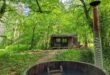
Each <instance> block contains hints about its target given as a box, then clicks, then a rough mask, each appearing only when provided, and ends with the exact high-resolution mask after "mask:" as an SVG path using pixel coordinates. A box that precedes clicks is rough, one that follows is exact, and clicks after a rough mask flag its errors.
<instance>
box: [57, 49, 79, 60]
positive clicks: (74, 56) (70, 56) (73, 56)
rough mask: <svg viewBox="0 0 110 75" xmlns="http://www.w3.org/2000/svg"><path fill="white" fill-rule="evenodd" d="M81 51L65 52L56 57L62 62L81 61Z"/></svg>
mask: <svg viewBox="0 0 110 75" xmlns="http://www.w3.org/2000/svg"><path fill="white" fill-rule="evenodd" d="M79 59H80V51H79V50H65V51H64V52H61V53H60V54H58V55H57V56H56V60H62V61H79Z"/></svg>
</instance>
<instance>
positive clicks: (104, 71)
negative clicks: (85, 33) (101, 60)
mask: <svg viewBox="0 0 110 75" xmlns="http://www.w3.org/2000/svg"><path fill="white" fill-rule="evenodd" d="M51 62H74V63H78V64H85V65H89V66H92V67H94V68H96V69H98V70H100V71H102V72H103V73H105V74H106V75H108V74H107V72H106V70H104V69H101V68H99V67H96V66H95V65H93V64H90V63H86V62H77V61H49V62H47V61H46V62H42V63H36V64H34V65H32V66H30V67H28V69H26V70H25V71H24V73H23V75H27V71H29V70H30V69H31V68H32V67H34V66H36V65H39V64H43V63H51Z"/></svg>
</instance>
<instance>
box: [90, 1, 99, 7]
mask: <svg viewBox="0 0 110 75" xmlns="http://www.w3.org/2000/svg"><path fill="white" fill-rule="evenodd" d="M100 3H101V1H93V2H91V3H90V5H91V6H97V5H99V4H100Z"/></svg>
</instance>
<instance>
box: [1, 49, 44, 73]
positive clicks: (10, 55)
mask: <svg viewBox="0 0 110 75" xmlns="http://www.w3.org/2000/svg"><path fill="white" fill-rule="evenodd" d="M6 51H7V50H6ZM6 51H5V50H0V75H22V74H23V72H24V71H25V70H26V69H27V68H28V67H29V66H30V65H32V64H34V63H35V62H37V60H38V59H39V58H40V57H42V56H44V55H45V54H44V53H36V54H33V53H32V52H30V51H23V52H22V51H21V52H11V51H10V52H6Z"/></svg>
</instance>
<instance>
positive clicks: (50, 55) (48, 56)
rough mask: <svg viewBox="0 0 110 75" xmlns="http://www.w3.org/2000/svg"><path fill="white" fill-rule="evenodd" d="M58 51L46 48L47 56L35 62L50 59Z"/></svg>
mask: <svg viewBox="0 0 110 75" xmlns="http://www.w3.org/2000/svg"><path fill="white" fill-rule="evenodd" d="M59 52H60V50H46V51H45V53H47V56H44V57H42V58H40V59H39V60H38V61H37V63H42V62H47V61H51V59H52V58H53V57H54V56H55V55H56V54H57V53H59Z"/></svg>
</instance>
